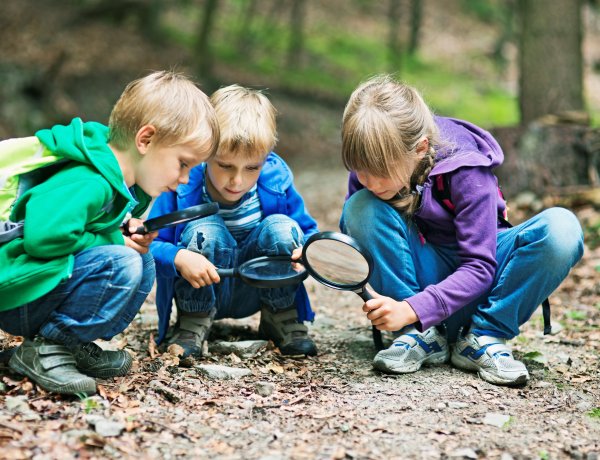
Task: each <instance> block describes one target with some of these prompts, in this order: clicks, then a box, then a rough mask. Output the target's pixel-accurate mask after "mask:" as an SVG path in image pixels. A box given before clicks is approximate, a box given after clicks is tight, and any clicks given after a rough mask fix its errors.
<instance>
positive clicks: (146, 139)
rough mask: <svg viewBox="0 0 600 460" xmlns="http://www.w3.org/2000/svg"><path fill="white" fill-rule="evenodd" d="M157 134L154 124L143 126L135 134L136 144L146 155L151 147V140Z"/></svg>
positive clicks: (139, 150)
mask: <svg viewBox="0 0 600 460" xmlns="http://www.w3.org/2000/svg"><path fill="white" fill-rule="evenodd" d="M155 134H156V128H155V127H154V126H152V125H144V126H142V127H141V128H140V129H139V130H138V132H137V133H136V135H135V146H136V148H137V150H138V152H140V153H141V154H142V155H145V154H146V152H147V151H148V148H149V147H150V142H151V140H152V138H153V137H154V135H155Z"/></svg>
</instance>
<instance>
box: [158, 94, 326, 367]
mask: <svg viewBox="0 0 600 460" xmlns="http://www.w3.org/2000/svg"><path fill="white" fill-rule="evenodd" d="M211 102H212V103H213V106H214V108H215V111H216V113H217V118H218V120H219V127H220V130H221V137H220V143H219V147H218V151H217V155H216V156H215V157H213V158H211V159H210V160H208V161H207V162H206V163H203V164H201V165H200V166H198V167H196V168H194V169H193V170H192V172H191V174H190V181H189V183H188V184H185V185H181V186H179V187H178V188H177V190H176V191H175V192H168V193H163V194H162V195H161V196H160V197H159V198H158V199H157V200H156V202H155V204H154V206H153V207H152V210H151V212H150V217H153V216H158V215H162V214H165V213H168V212H172V211H175V210H178V209H183V208H186V207H188V206H193V205H197V204H201V203H208V202H218V203H219V206H220V210H219V213H218V214H217V215H214V216H210V217H207V218H204V219H200V220H196V221H193V222H191V223H188V224H187V225H183V224H182V225H178V226H176V227H171V228H168V229H164V230H161V231H160V232H159V235H158V237H157V238H156V239H155V240H154V242H153V243H152V244H151V246H150V249H151V251H152V254H153V255H154V258H155V261H156V267H157V299H156V305H157V309H158V315H159V323H158V327H159V334H158V339H157V341H158V343H161V342H162V341H163V340H164V339H165V336H166V335H167V329H168V327H169V318H170V314H171V306H172V302H173V299H175V303H176V306H177V318H178V319H177V323H176V324H175V326H174V327H173V328H172V329H171V333H170V334H169V339H168V343H169V344H177V345H180V346H181V347H182V348H183V350H184V352H183V357H184V358H185V357H188V356H190V355H193V356H201V354H202V343H203V341H204V340H206V339H207V337H208V333H209V330H210V327H211V325H212V323H213V321H214V319H222V318H244V317H247V316H250V315H252V314H254V313H256V312H257V311H259V310H260V312H261V319H260V327H259V331H260V333H261V334H262V335H263V336H265V338H268V339H271V340H273V342H274V343H275V345H276V346H277V347H279V350H280V352H281V353H282V354H283V355H316V353H317V349H316V346H315V344H314V342H313V341H312V340H311V339H310V338H309V336H308V329H307V327H306V326H305V325H304V324H303V321H307V320H308V321H310V320H312V319H313V317H314V313H313V312H312V310H311V308H310V304H309V301H308V296H307V293H306V290H305V289H304V286H303V285H302V284H300V285H298V286H290V287H283V288H272V289H258V288H255V287H251V286H248V285H246V284H244V283H243V281H241V280H240V279H237V278H228V279H223V280H221V279H220V278H219V275H218V274H217V271H216V267H222V268H224V267H227V268H229V267H233V266H238V265H240V264H241V263H243V262H245V261H247V260H250V259H252V258H255V257H260V256H273V255H291V254H292V252H294V255H297V254H298V252H299V249H298V248H300V247H301V246H302V245H303V244H304V241H305V239H306V238H308V237H309V236H310V235H312V234H313V233H315V232H317V224H316V222H315V220H314V219H313V218H312V217H311V216H310V215H309V214H308V212H307V211H306V210H305V207H304V201H303V199H302V197H301V196H300V195H299V194H298V192H297V191H296V189H295V188H294V185H293V176H292V172H291V170H290V169H289V167H288V166H287V164H286V163H285V162H284V161H283V160H282V159H281V158H280V157H279V156H278V155H276V154H275V153H273V152H272V151H271V150H272V148H273V147H274V145H275V143H276V141H277V133H276V127H275V109H274V107H273V106H272V105H271V103H270V101H269V100H268V99H267V97H266V96H265V95H263V94H262V93H260V92H259V91H254V90H251V89H247V88H242V87H240V86H237V85H231V86H228V87H225V88H221V89H219V90H218V91H216V92H215V93H214V94H213V95H212V97H211Z"/></svg>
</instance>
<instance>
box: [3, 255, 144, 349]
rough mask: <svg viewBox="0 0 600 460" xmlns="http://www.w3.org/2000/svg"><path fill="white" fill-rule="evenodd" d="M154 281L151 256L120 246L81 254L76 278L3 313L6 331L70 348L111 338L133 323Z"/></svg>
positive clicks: (75, 272)
mask: <svg viewBox="0 0 600 460" xmlns="http://www.w3.org/2000/svg"><path fill="white" fill-rule="evenodd" d="M154 277H155V271H154V259H153V258H152V255H151V254H150V253H148V254H144V255H140V254H139V253H138V252H137V251H135V250H134V249H131V248H128V247H126V246H117V245H114V246H113V245H111V246H97V247H93V248H89V249H86V250H84V251H82V252H80V253H78V254H76V255H75V265H74V267H73V273H72V275H71V276H70V277H69V278H68V279H66V280H63V281H62V282H61V283H60V284H59V285H58V286H57V287H55V288H54V289H53V290H52V291H50V292H49V293H48V294H45V295H44V296H42V297H40V298H39V299H36V300H34V301H33V302H29V303H27V304H24V305H21V306H20V307H17V308H15V309H12V310H7V311H3V312H0V329H2V330H4V331H6V332H8V333H9V334H13V335H20V336H24V337H29V338H33V337H34V336H35V335H38V334H39V335H41V336H43V337H45V338H47V339H50V340H53V341H56V342H59V343H62V344H64V345H67V346H75V345H79V344H85V343H89V342H92V341H94V340H96V339H99V338H101V339H105V340H110V339H111V338H112V337H114V336H115V335H117V334H118V333H120V332H122V331H123V330H125V328H126V327H127V326H129V324H130V323H131V321H133V318H134V317H135V315H136V314H137V312H138V311H139V309H140V307H141V306H142V304H143V303H144V300H145V299H146V297H147V296H148V293H149V292H150V290H151V289H152V285H153V284H154Z"/></svg>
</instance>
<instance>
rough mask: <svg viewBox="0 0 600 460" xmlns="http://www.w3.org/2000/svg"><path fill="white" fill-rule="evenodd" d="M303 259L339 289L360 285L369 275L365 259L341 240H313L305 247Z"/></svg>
mask: <svg viewBox="0 0 600 460" xmlns="http://www.w3.org/2000/svg"><path fill="white" fill-rule="evenodd" d="M305 259H306V262H307V264H308V265H309V266H310V267H311V269H312V270H313V271H314V272H315V273H316V274H318V275H319V276H320V277H321V278H322V279H324V280H325V281H327V282H328V283H331V284H333V285H336V286H338V287H339V288H341V289H344V288H349V289H350V288H353V287H355V286H358V285H361V284H363V283H365V282H366V280H367V279H368V277H369V263H368V261H367V259H365V257H364V256H363V255H362V254H361V253H360V252H359V251H358V250H356V249H355V248H353V247H352V246H349V245H348V244H346V243H344V242H341V241H336V240H333V239H322V240H317V241H314V242H312V243H311V244H310V245H309V246H308V247H307V248H306V252H305Z"/></svg>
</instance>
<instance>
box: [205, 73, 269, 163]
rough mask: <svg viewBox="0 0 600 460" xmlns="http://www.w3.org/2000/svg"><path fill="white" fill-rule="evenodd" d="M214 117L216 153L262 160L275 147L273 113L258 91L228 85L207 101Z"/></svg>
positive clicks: (266, 99)
mask: <svg viewBox="0 0 600 460" xmlns="http://www.w3.org/2000/svg"><path fill="white" fill-rule="evenodd" d="M210 100H211V102H212V104H213V106H214V108H215V111H216V113H217V119H218V120H219V127H220V129H221V138H220V141H219V149H218V152H217V156H218V155H219V154H220V153H230V152H235V153H239V154H242V155H244V156H246V157H247V158H255V157H258V156H260V157H261V158H265V157H266V156H267V155H268V154H269V152H270V151H271V150H272V149H273V147H275V144H276V143H277V128H276V124H275V117H276V113H277V112H276V110H275V107H273V105H272V104H271V102H270V101H269V99H268V98H267V97H266V96H265V95H264V94H263V93H262V92H261V91H258V90H254V89H250V88H244V87H241V86H239V85H230V86H225V87H223V88H220V89H218V90H217V91H215V92H214V93H213V95H212V96H211V97H210Z"/></svg>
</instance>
